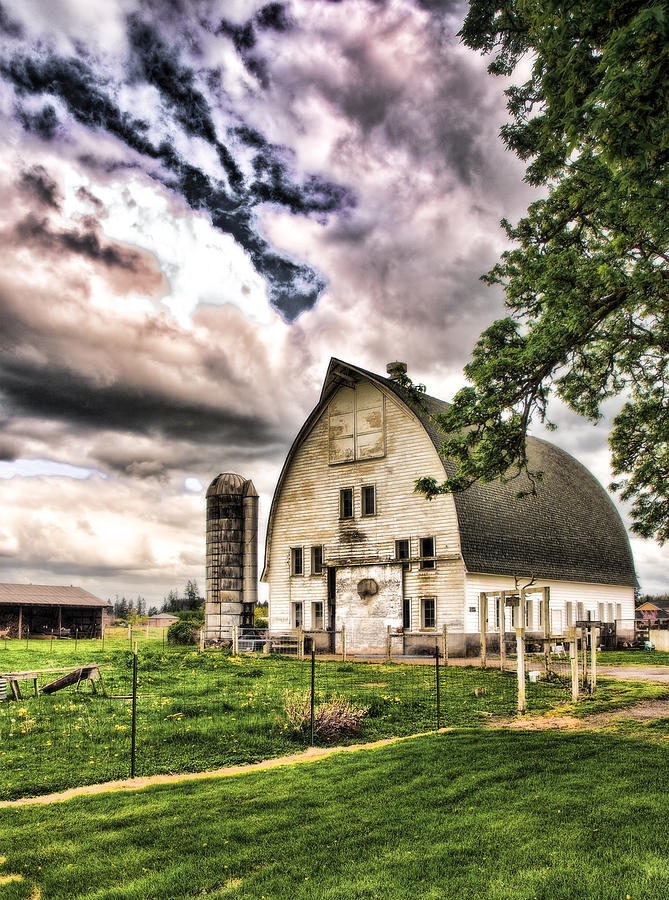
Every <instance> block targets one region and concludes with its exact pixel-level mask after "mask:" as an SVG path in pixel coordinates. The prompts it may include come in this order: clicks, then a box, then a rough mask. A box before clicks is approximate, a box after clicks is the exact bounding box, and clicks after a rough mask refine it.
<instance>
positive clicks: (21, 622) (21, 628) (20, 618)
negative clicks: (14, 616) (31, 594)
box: [19, 606, 23, 640]
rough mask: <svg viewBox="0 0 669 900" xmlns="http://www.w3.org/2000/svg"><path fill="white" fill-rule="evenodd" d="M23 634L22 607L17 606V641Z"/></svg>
mask: <svg viewBox="0 0 669 900" xmlns="http://www.w3.org/2000/svg"><path fill="white" fill-rule="evenodd" d="M22 634H23V607H22V606H19V640H20V639H21V635H22Z"/></svg>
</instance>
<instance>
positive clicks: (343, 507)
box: [339, 488, 353, 519]
mask: <svg viewBox="0 0 669 900" xmlns="http://www.w3.org/2000/svg"><path fill="white" fill-rule="evenodd" d="M339 518H340V519H352V518H353V488H342V489H341V490H340V491H339Z"/></svg>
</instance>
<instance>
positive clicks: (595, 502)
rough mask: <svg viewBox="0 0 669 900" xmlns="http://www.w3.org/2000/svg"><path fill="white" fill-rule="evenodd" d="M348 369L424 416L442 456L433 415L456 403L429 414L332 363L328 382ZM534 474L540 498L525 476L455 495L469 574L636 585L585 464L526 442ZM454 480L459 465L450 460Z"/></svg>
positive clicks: (614, 522)
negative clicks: (529, 491)
mask: <svg viewBox="0 0 669 900" xmlns="http://www.w3.org/2000/svg"><path fill="white" fill-rule="evenodd" d="M342 368H343V369H344V370H345V369H348V370H350V371H351V372H352V373H359V374H360V375H363V376H366V377H368V378H370V379H371V380H372V381H376V382H377V383H379V384H382V385H383V386H385V387H386V388H388V389H389V390H390V391H392V392H393V394H395V395H396V396H397V397H398V398H399V399H400V400H401V401H402V402H403V403H405V404H406V405H407V406H409V409H411V411H412V412H413V413H414V414H415V415H416V416H417V418H418V419H419V421H420V422H421V423H422V425H423V427H424V428H425V431H426V432H427V434H428V435H429V437H430V439H431V440H432V443H433V444H434V446H435V448H436V449H437V450H439V448H440V447H441V445H442V443H443V441H444V433H443V432H442V431H441V430H440V429H439V427H438V426H437V424H436V422H435V421H434V416H436V415H438V414H439V413H440V412H444V411H445V410H446V409H448V407H449V404H448V403H446V402H444V401H443V400H439V399H438V398H436V397H430V396H425V397H424V398H423V402H422V408H420V407H418V406H416V405H409V404H407V401H406V396H405V394H404V392H403V391H402V389H401V387H400V386H399V385H398V384H397V383H395V382H394V381H392V380H391V379H389V378H385V377H383V376H381V375H376V374H375V373H373V372H368V371H367V370H365V369H360V368H358V367H357V366H352V365H350V363H345V362H342V361H341V360H336V359H333V360H331V362H330V367H329V369H328V377H326V380H325V385H324V387H323V394H322V395H321V402H322V401H323V400H324V399H325V395H326V394H327V393H329V391H327V390H326V388H327V387H328V382H329V383H330V386H332V381H333V380H335V381H336V374H335V373H336V371H337V370H338V369H339V371H342ZM527 455H528V464H529V467H530V470H531V471H541V472H543V474H544V477H543V480H542V481H541V482H540V483H539V484H538V486H537V495H536V496H529V497H525V498H523V499H522V500H517V499H516V497H515V494H516V493H517V492H518V491H521V490H523V489H526V488H527V487H528V480H527V478H526V476H520V477H519V478H517V479H514V480H513V481H510V482H506V483H503V482H501V481H494V482H491V483H489V484H479V483H476V484H473V485H472V486H471V487H470V488H468V489H467V490H465V491H462V492H460V493H455V494H454V495H453V498H454V501H455V509H456V513H457V517H458V525H459V531H460V542H461V548H462V556H463V559H464V563H465V566H466V568H467V570H468V571H469V572H476V573H480V574H489V575H509V574H514V575H517V576H518V577H526V576H531V575H534V576H535V578H539V579H549V578H550V579H557V580H561V581H577V582H592V583H596V584H617V585H626V586H630V587H636V586H637V579H636V573H635V571H634V559H633V557H632V551H631V549H630V544H629V539H628V537H627V532H626V530H625V526H624V525H623V522H622V520H621V518H620V516H619V514H618V511H617V510H616V508H615V506H614V504H613V502H612V501H611V498H610V497H609V495H608V494H607V492H606V491H605V490H604V488H603V487H602V486H601V484H600V483H599V482H598V481H597V479H596V478H595V477H594V475H592V473H591V472H589V471H588V470H587V469H586V468H585V466H583V465H581V463H579V462H577V461H576V460H575V459H574V458H573V456H570V455H569V454H568V453H566V452H565V451H564V450H561V449H560V448H559V447H556V446H554V445H553V444H550V443H548V441H543V440H540V439H539V438H535V437H528V439H527ZM443 465H444V470H445V472H446V473H447V474H452V472H453V470H454V463H453V462H452V461H449V460H443Z"/></svg>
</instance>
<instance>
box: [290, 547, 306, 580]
mask: <svg viewBox="0 0 669 900" xmlns="http://www.w3.org/2000/svg"><path fill="white" fill-rule="evenodd" d="M290 574H291V575H303V574H304V566H303V561H302V548H301V547H291V548H290Z"/></svg>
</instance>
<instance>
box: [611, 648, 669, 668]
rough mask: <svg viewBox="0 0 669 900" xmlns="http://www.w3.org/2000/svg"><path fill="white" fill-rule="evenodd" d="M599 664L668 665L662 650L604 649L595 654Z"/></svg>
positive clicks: (668, 662) (665, 654)
mask: <svg viewBox="0 0 669 900" xmlns="http://www.w3.org/2000/svg"><path fill="white" fill-rule="evenodd" d="M597 662H598V663H599V665H600V666H669V653H665V652H664V651H663V650H604V651H602V652H601V653H598V654H597Z"/></svg>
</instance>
